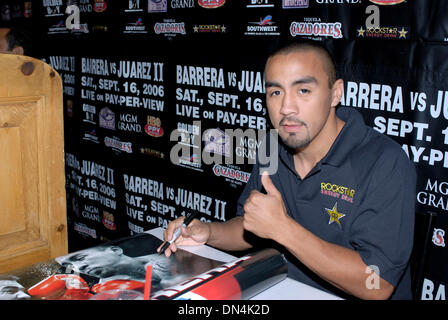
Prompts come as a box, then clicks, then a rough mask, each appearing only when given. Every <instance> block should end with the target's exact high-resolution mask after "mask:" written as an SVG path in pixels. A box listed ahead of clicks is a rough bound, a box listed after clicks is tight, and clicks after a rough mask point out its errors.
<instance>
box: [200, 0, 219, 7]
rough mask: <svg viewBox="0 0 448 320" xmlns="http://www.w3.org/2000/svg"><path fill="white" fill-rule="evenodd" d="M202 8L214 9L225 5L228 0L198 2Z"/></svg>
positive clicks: (201, 0)
mask: <svg viewBox="0 0 448 320" xmlns="http://www.w3.org/2000/svg"><path fill="white" fill-rule="evenodd" d="M198 3H199V5H200V6H201V7H203V8H206V9H214V8H218V7H221V6H223V5H224V3H226V0H198Z"/></svg>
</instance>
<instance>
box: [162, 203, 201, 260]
mask: <svg viewBox="0 0 448 320" xmlns="http://www.w3.org/2000/svg"><path fill="white" fill-rule="evenodd" d="M195 216H196V211H191V212H190V213H189V214H187V216H186V217H185V219H184V222H183V223H182V226H180V227H179V228H177V229H176V231H174V234H173V238H172V239H171V240H170V241H166V242H165V243H164V244H163V246H162V249H160V252H159V255H161V254H162V253H164V252H165V250H166V249H167V248H168V247H169V246H170V244H172V243H173V242H174V241H176V240H177V238H179V236H180V228H182V227H187V226H188V225H189V224H190V222H191V221H193V219H194V217H195Z"/></svg>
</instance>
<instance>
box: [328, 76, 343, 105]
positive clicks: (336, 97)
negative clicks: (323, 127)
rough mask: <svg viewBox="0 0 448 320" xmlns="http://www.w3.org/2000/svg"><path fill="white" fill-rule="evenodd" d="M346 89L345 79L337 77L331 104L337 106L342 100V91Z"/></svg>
mask: <svg viewBox="0 0 448 320" xmlns="http://www.w3.org/2000/svg"><path fill="white" fill-rule="evenodd" d="M343 90H344V81H343V80H342V79H337V80H336V81H335V82H334V83H333V87H332V88H331V106H332V107H336V106H337V105H338V104H339V102H341V98H342V92H343Z"/></svg>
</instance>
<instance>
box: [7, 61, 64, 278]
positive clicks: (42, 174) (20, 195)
mask: <svg viewBox="0 0 448 320" xmlns="http://www.w3.org/2000/svg"><path fill="white" fill-rule="evenodd" d="M63 141H64V138H63V100H62V82H61V78H60V77H59V75H58V74H57V72H56V71H55V70H53V69H52V68H51V67H50V66H49V65H47V64H46V63H44V62H42V61H40V60H37V59H33V58H30V57H25V56H18V55H12V54H0V272H6V271H9V270H13V269H17V268H20V267H23V266H26V265H29V264H32V263H36V262H39V261H44V260H48V259H51V258H54V257H56V256H60V255H63V254H66V253H67V215H66V202H65V201H66V200H65V173H64V149H63Z"/></svg>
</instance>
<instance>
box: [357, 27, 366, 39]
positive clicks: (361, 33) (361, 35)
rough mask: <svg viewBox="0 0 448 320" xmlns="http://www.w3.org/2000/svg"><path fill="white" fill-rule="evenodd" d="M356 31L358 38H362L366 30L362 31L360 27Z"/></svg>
mask: <svg viewBox="0 0 448 320" xmlns="http://www.w3.org/2000/svg"><path fill="white" fill-rule="evenodd" d="M356 31H358V37H364V32H365V31H366V30H364V29H363V28H362V27H361V28H359V29H358V30H356Z"/></svg>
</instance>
